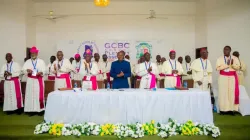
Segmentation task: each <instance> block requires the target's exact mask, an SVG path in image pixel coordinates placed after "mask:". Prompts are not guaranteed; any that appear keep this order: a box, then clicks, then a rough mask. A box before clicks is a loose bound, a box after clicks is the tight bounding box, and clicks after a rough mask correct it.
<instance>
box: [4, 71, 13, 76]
mask: <svg viewBox="0 0 250 140" xmlns="http://www.w3.org/2000/svg"><path fill="white" fill-rule="evenodd" d="M11 75H12V74H11V73H10V72H8V71H5V72H4V77H7V76H11Z"/></svg>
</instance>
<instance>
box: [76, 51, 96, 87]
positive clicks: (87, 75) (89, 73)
mask: <svg viewBox="0 0 250 140" xmlns="http://www.w3.org/2000/svg"><path fill="white" fill-rule="evenodd" d="M91 58H92V53H91V52H86V53H85V61H84V64H83V65H81V68H80V74H81V75H82V76H83V79H82V89H92V90H96V89H97V88H98V84H97V75H98V74H99V72H100V71H99V68H98V66H97V64H96V63H95V62H91Z"/></svg>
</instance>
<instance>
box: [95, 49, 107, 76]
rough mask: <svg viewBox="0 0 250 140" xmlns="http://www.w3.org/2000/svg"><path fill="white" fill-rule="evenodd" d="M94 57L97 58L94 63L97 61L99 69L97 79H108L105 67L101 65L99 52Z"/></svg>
mask: <svg viewBox="0 0 250 140" xmlns="http://www.w3.org/2000/svg"><path fill="white" fill-rule="evenodd" d="M94 59H95V60H94V61H93V63H95V64H96V65H97V67H98V69H99V74H98V75H97V76H96V78H97V81H104V79H107V78H106V77H107V76H106V75H105V74H104V69H105V68H104V67H102V66H103V65H101V62H100V55H99V53H95V54H94Z"/></svg>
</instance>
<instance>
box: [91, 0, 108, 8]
mask: <svg viewBox="0 0 250 140" xmlns="http://www.w3.org/2000/svg"><path fill="white" fill-rule="evenodd" d="M94 3H95V5H96V6H100V7H105V6H108V5H109V0H94Z"/></svg>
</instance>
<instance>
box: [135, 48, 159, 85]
mask: <svg viewBox="0 0 250 140" xmlns="http://www.w3.org/2000/svg"><path fill="white" fill-rule="evenodd" d="M144 57H145V62H144V63H140V64H139V66H138V69H137V72H136V74H137V75H138V76H140V77H142V78H141V82H140V88H141V89H145V88H146V89H152V88H156V76H157V75H158V74H159V72H158V68H157V65H156V64H155V63H153V62H151V61H150V54H149V53H145V54H144Z"/></svg>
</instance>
